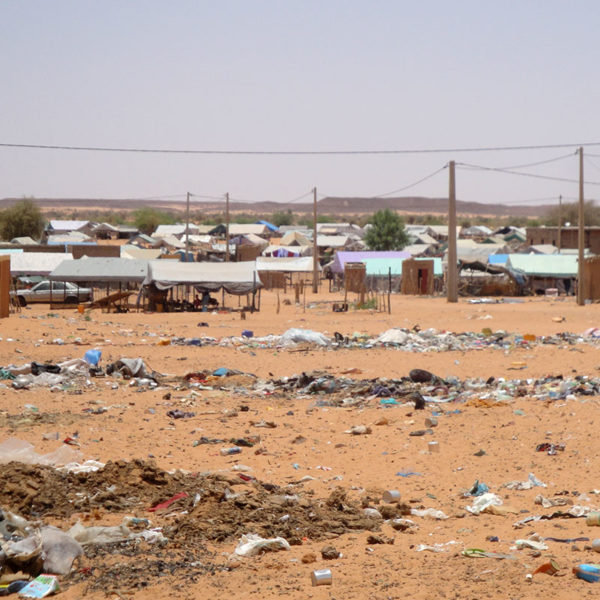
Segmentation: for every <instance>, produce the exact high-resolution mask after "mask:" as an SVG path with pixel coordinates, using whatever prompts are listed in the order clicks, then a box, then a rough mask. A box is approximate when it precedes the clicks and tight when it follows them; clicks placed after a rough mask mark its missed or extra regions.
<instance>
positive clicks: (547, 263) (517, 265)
mask: <svg viewBox="0 0 600 600" xmlns="http://www.w3.org/2000/svg"><path fill="white" fill-rule="evenodd" d="M506 266H507V267H512V268H513V269H519V270H520V271H523V272H524V273H525V274H526V275H529V276H530V277H558V278H571V277H576V276H577V256H565V255H562V254H550V255H548V254H511V255H509V257H508V260H507V261H506Z"/></svg>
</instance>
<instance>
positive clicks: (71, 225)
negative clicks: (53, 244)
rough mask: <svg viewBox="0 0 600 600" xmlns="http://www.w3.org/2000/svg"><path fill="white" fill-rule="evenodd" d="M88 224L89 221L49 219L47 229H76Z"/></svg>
mask: <svg viewBox="0 0 600 600" xmlns="http://www.w3.org/2000/svg"><path fill="white" fill-rule="evenodd" d="M89 224H90V222H89V221H75V220H70V221H69V220H61V219H51V220H50V223H49V225H48V227H47V229H48V230H53V231H77V230H78V229H81V228H83V227H85V226H86V225H89Z"/></svg>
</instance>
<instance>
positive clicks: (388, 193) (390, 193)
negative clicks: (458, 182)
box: [372, 164, 448, 198]
mask: <svg viewBox="0 0 600 600" xmlns="http://www.w3.org/2000/svg"><path fill="white" fill-rule="evenodd" d="M446 168H448V165H447V164H445V165H444V166H443V167H440V168H439V169H437V170H435V171H434V172H433V173H430V174H429V175H426V176H425V177H421V179H418V180H417V181H415V182H414V183H410V184H408V185H405V186H404V187H401V188H398V189H397V190H392V191H391V192H386V193H385V194H378V195H377V196H372V198H385V197H386V196H391V195H392V194H398V193H399V192H404V191H405V190H409V189H410V188H412V187H415V186H416V185H419V184H420V183H423V182H424V181H427V180H428V179H431V178H432V177H434V176H435V175H437V174H438V173H441V172H442V171H443V170H444V169H446Z"/></svg>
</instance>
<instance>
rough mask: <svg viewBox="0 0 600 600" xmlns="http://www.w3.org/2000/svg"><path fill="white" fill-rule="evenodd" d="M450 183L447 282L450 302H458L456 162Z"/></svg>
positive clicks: (450, 166)
mask: <svg viewBox="0 0 600 600" xmlns="http://www.w3.org/2000/svg"><path fill="white" fill-rule="evenodd" d="M448 166H449V182H448V187H449V190H448V192H449V193H448V265H447V266H448V280H447V281H446V287H447V293H448V302H458V265H457V262H458V258H457V251H456V184H455V177H454V161H453V160H451V161H450V163H449V165H448Z"/></svg>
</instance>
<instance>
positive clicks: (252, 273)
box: [144, 260, 262, 295]
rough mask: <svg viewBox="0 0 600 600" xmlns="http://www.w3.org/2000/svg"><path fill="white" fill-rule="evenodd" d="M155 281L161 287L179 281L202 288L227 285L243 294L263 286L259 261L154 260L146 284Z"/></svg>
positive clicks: (215, 288) (230, 291) (216, 289)
mask: <svg viewBox="0 0 600 600" xmlns="http://www.w3.org/2000/svg"><path fill="white" fill-rule="evenodd" d="M150 284H154V285H155V286H156V287H157V288H158V289H159V290H168V289H169V288H172V287H174V286H177V285H191V286H194V287H195V288H196V290H198V291H199V292H216V291H218V290H220V289H224V290H225V291H226V292H227V293H228V294H235V295H243V294H248V293H250V292H255V291H256V290H257V289H258V288H260V287H261V286H262V284H261V282H260V278H259V277H258V273H257V272H256V264H255V263H254V261H252V262H237V263H233V262H232V263H210V262H200V263H184V262H176V261H173V260H151V261H149V262H148V275H147V276H146V278H145V279H144V285H150Z"/></svg>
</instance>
